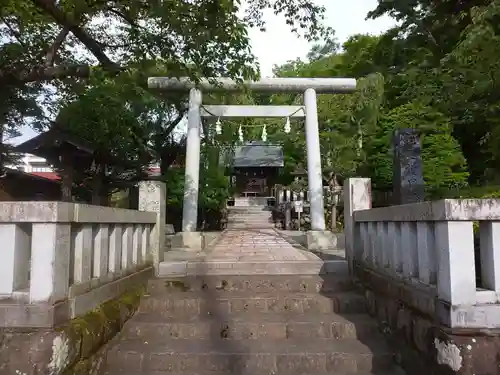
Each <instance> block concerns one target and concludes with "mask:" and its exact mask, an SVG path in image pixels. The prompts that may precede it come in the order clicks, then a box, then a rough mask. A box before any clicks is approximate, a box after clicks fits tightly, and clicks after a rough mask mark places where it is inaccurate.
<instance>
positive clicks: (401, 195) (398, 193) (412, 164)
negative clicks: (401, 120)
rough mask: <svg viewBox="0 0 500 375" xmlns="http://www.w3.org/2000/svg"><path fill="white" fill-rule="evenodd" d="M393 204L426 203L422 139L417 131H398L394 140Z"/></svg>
mask: <svg viewBox="0 0 500 375" xmlns="http://www.w3.org/2000/svg"><path fill="white" fill-rule="evenodd" d="M393 156H394V158H393V189H394V200H393V202H394V203H393V204H396V205H398V204H408V203H418V202H423V201H424V198H425V196H424V177H423V174H422V156H421V146H420V138H419V136H418V134H417V132H416V130H415V129H398V130H396V131H395V132H394V138H393Z"/></svg>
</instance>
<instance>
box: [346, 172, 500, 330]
mask: <svg viewBox="0 0 500 375" xmlns="http://www.w3.org/2000/svg"><path fill="white" fill-rule="evenodd" d="M344 196H345V197H349V198H348V199H347V200H348V201H347V202H346V205H345V220H346V222H345V226H346V241H347V244H346V250H347V256H348V259H349V262H350V264H351V270H352V269H353V267H355V266H356V264H357V265H358V266H359V265H360V266H361V267H362V268H365V269H371V270H374V271H376V272H377V273H379V274H383V275H386V276H388V277H389V278H390V279H391V280H395V281H403V282H404V283H405V284H406V286H409V287H410V288H411V287H413V288H414V289H413V290H418V291H419V292H421V291H424V295H425V296H427V297H426V298H427V299H428V301H427V302H429V304H428V306H430V308H429V309H424V308H423V309H421V310H422V311H423V310H427V311H423V312H425V313H429V314H430V315H435V316H436V317H438V319H439V321H440V322H441V323H443V324H445V325H447V326H450V327H452V328H455V327H461V328H500V200H498V199H444V200H439V201H433V202H422V203H414V204H406V205H400V206H390V207H380V208H370V206H371V200H370V196H371V194H370V182H369V180H368V179H350V180H349V181H347V183H346V186H345V191H344ZM475 223H477V224H475ZM476 225H477V226H476ZM475 228H476V233H475ZM476 257H479V259H480V262H478V263H477V264H480V269H478V270H476V260H477V259H476ZM476 272H477V273H478V274H480V276H481V277H480V279H481V285H480V287H479V286H478V285H476ZM424 299H425V298H424ZM427 302H426V303H427Z"/></svg>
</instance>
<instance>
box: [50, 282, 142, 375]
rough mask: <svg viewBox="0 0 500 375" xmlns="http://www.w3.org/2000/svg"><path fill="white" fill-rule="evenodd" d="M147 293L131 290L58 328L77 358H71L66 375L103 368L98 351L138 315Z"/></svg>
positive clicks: (140, 288) (93, 371)
mask: <svg viewBox="0 0 500 375" xmlns="http://www.w3.org/2000/svg"><path fill="white" fill-rule="evenodd" d="M144 291H145V288H144V286H143V285H141V286H139V287H136V288H134V289H131V290H129V291H127V292H125V293H123V294H122V295H120V296H119V297H117V298H115V299H113V300H111V301H107V302H105V303H103V304H102V305H101V306H99V307H98V308H96V309H95V310H93V311H90V312H88V313H87V314H85V315H84V316H82V317H78V318H75V319H72V320H71V321H69V322H68V323H67V324H65V325H64V326H62V327H59V330H60V332H61V334H64V335H65V336H66V337H67V338H68V340H69V345H70V346H72V347H73V348H72V349H74V350H75V351H76V352H77V355H76V358H74V357H73V358H71V359H70V363H68V366H67V369H66V371H65V372H64V375H80V374H92V373H96V372H95V370H96V368H99V367H101V366H100V362H102V353H99V350H100V349H101V348H102V347H103V345H105V344H106V343H107V342H108V341H109V340H111V339H112V338H113V337H114V336H115V335H116V334H117V333H118V332H119V331H120V330H121V328H122V327H123V324H125V322H126V321H127V320H128V319H129V318H130V317H131V316H132V315H133V314H134V313H135V311H136V310H137V308H138V306H139V302H140V300H141V296H142V295H143V294H144Z"/></svg>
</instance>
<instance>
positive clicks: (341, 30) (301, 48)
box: [12, 0, 395, 144]
mask: <svg viewBox="0 0 500 375" xmlns="http://www.w3.org/2000/svg"><path fill="white" fill-rule="evenodd" d="M315 2H316V3H317V4H318V5H322V6H324V7H325V9H326V13H325V23H326V24H327V25H328V26H330V27H332V28H333V29H334V30H335V34H336V36H337V39H338V41H339V42H340V43H343V42H345V41H346V40H347V38H348V37H349V36H351V35H353V34H373V35H379V34H381V33H383V32H384V31H386V30H387V29H389V28H391V27H392V26H394V25H395V21H394V20H393V19H391V18H390V17H380V18H378V19H376V20H365V18H366V14H367V13H368V12H369V11H370V10H373V9H375V7H376V6H377V3H378V1H377V0H348V1H346V0H316V1H315ZM265 20H266V21H267V25H266V31H265V32H261V31H259V30H258V29H251V30H250V31H249V36H250V41H251V47H252V51H253V53H254V55H255V56H256V58H257V60H258V61H259V64H260V69H261V75H262V77H272V68H273V65H281V64H284V63H286V62H287V61H289V60H295V59H296V58H297V57H301V58H305V56H306V55H307V52H309V49H310V47H311V46H310V45H309V44H308V42H307V41H305V40H304V39H301V38H298V37H297V36H296V35H295V34H293V33H292V32H291V31H290V29H289V27H288V26H287V25H286V24H285V19H284V18H283V17H280V16H276V15H274V14H272V12H268V13H266V15H265ZM34 135H35V132H34V131H33V130H32V129H30V128H24V129H22V135H21V136H20V137H17V138H14V139H13V140H12V142H13V143H15V144H18V143H21V142H24V141H26V140H28V139H30V138H32V137H33V136H34Z"/></svg>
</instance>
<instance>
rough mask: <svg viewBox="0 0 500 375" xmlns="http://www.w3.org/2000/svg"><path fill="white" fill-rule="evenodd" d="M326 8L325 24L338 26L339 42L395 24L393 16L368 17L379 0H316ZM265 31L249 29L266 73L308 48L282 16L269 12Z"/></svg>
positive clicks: (303, 53) (255, 51)
mask: <svg viewBox="0 0 500 375" xmlns="http://www.w3.org/2000/svg"><path fill="white" fill-rule="evenodd" d="M315 2H316V3H317V4H319V5H323V6H324V7H325V8H326V15H325V16H326V17H325V18H326V20H325V21H326V24H327V25H328V26H330V27H332V28H333V29H334V30H335V34H336V36H337V39H338V41H339V42H340V43H343V42H345V41H346V40H347V38H348V37H349V36H351V35H353V34H366V33H368V34H374V35H378V34H381V33H383V32H384V31H386V30H387V29H389V28H391V27H392V26H394V25H395V21H394V20H393V19H392V18H390V17H380V18H378V19H376V20H365V18H366V14H367V13H368V12H369V11H371V10H373V9H375V7H376V6H377V3H378V2H377V0H348V1H346V0H316V1H315ZM266 20H267V21H268V24H267V29H266V32H265V33H263V32H260V31H259V30H257V29H253V30H251V31H250V33H249V34H250V37H251V41H252V50H253V53H254V54H255V55H256V57H257V59H258V60H259V62H260V68H261V72H262V76H263V77H270V76H272V67H273V65H274V64H276V65H281V64H283V63H285V62H287V61H289V60H295V59H296V58H297V57H302V58H304V57H305V56H306V54H307V52H309V49H310V46H309V45H308V43H307V42H306V41H305V40H303V39H299V38H297V36H295V35H294V34H292V33H291V32H290V29H289V28H288V26H287V25H286V24H285V20H284V18H283V17H277V16H275V15H273V14H272V13H271V12H269V13H268V14H267V17H266Z"/></svg>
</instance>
